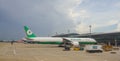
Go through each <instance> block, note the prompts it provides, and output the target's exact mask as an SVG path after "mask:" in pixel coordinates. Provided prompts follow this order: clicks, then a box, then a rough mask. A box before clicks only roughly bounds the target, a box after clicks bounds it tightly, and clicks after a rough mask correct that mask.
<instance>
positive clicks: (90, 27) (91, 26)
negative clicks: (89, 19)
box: [89, 25, 92, 37]
mask: <svg viewBox="0 0 120 61" xmlns="http://www.w3.org/2000/svg"><path fill="white" fill-rule="evenodd" d="M91 27H92V26H91V25H89V28H90V35H89V36H90V37H91Z"/></svg>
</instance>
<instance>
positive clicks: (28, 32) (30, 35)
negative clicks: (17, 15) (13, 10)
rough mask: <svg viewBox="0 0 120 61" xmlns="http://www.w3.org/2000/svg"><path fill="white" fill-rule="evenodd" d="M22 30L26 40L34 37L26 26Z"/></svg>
mask: <svg viewBox="0 0 120 61" xmlns="http://www.w3.org/2000/svg"><path fill="white" fill-rule="evenodd" d="M24 30H25V33H26V35H27V37H28V38H31V37H36V35H35V34H34V33H33V32H32V31H31V30H30V29H29V28H28V27H27V26H24Z"/></svg>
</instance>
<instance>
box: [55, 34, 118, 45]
mask: <svg viewBox="0 0 120 61" xmlns="http://www.w3.org/2000/svg"><path fill="white" fill-rule="evenodd" d="M53 37H79V38H86V37H88V38H94V39H95V40H96V41H97V42H98V43H105V44H111V45H119V46H120V32H110V33H86V34H77V33H69V34H60V35H55V36H53Z"/></svg>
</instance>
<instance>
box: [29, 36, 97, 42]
mask: <svg viewBox="0 0 120 61" xmlns="http://www.w3.org/2000/svg"><path fill="white" fill-rule="evenodd" d="M63 39H66V40H69V41H71V42H74V41H76V42H96V40H94V39H92V38H61V37H34V38H29V40H31V41H37V42H63Z"/></svg>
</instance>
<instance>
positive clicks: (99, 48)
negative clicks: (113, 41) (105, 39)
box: [85, 45, 103, 53]
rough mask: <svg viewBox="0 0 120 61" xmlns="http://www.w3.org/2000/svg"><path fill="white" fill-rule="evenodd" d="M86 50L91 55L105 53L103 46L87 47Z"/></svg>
mask: <svg viewBox="0 0 120 61" xmlns="http://www.w3.org/2000/svg"><path fill="white" fill-rule="evenodd" d="M85 50H86V51H87V52H90V53H94V52H103V49H102V45H86V46H85Z"/></svg>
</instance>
